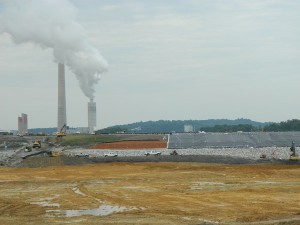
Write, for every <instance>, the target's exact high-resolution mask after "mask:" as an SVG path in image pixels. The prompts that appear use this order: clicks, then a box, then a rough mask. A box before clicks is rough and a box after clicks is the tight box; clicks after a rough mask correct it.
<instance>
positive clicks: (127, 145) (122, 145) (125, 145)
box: [90, 141, 167, 149]
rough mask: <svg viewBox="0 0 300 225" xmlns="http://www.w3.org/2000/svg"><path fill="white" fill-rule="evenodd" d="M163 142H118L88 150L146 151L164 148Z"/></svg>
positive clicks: (164, 143) (95, 146) (165, 145)
mask: <svg viewBox="0 0 300 225" xmlns="http://www.w3.org/2000/svg"><path fill="white" fill-rule="evenodd" d="M166 147H167V142H165V141H118V142H112V143H101V144H97V145H94V146H91V147H90V149H148V148H166Z"/></svg>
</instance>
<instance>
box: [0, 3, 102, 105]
mask: <svg viewBox="0 0 300 225" xmlns="http://www.w3.org/2000/svg"><path fill="white" fill-rule="evenodd" d="M2 4H3V5H2V7H4V8H3V9H2V12H1V11H0V13H1V16H0V33H1V32H2V33H3V32H4V33H8V34H10V35H11V37H12V39H13V40H14V42H15V43H17V44H19V43H25V42H32V43H35V44H37V45H39V46H41V47H42V48H51V49H53V55H54V60H55V62H57V63H64V64H65V65H66V66H68V67H69V69H70V70H71V71H72V72H73V73H74V74H75V75H76V77H77V79H78V81H79V85H80V87H81V89H82V91H83V93H84V94H85V95H86V96H87V97H88V98H90V99H92V98H93V97H94V92H95V90H94V85H95V84H97V82H98V81H99V79H100V74H101V73H103V72H105V71H107V67H108V64H107V62H106V60H105V59H104V58H103V57H102V56H101V55H100V53H99V51H98V50H97V49H95V48H94V47H93V46H91V45H90V44H89V42H88V40H87V37H86V36H85V31H84V29H83V27H82V26H81V25H80V24H79V23H77V22H76V21H75V17H76V13H77V9H76V8H75V7H74V6H73V5H72V4H71V3H70V2H69V1H68V0H7V1H4V2H2Z"/></svg>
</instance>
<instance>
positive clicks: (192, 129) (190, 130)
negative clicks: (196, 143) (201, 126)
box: [183, 125, 194, 133]
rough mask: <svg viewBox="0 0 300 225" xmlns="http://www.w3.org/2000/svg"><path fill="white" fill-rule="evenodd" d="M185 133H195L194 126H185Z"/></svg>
mask: <svg viewBox="0 0 300 225" xmlns="http://www.w3.org/2000/svg"><path fill="white" fill-rule="evenodd" d="M183 131H184V132H186V133H188V132H194V127H193V125H184V129H183Z"/></svg>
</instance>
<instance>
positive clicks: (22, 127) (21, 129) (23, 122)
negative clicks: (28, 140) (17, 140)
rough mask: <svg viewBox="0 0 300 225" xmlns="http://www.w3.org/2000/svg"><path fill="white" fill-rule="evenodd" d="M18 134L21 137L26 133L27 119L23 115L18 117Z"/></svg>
mask: <svg viewBox="0 0 300 225" xmlns="http://www.w3.org/2000/svg"><path fill="white" fill-rule="evenodd" d="M18 133H19V134H22V135H24V134H26V133H28V118H27V114H25V113H22V114H21V116H20V117H18Z"/></svg>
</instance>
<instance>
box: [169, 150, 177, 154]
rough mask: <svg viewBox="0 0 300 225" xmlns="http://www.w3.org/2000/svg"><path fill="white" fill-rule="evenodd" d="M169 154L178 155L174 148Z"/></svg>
mask: <svg viewBox="0 0 300 225" xmlns="http://www.w3.org/2000/svg"><path fill="white" fill-rule="evenodd" d="M170 155H178V153H177V151H176V150H174V151H173V152H171V153H170Z"/></svg>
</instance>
